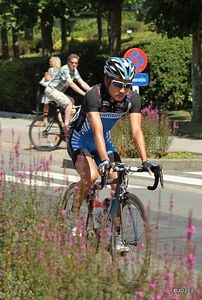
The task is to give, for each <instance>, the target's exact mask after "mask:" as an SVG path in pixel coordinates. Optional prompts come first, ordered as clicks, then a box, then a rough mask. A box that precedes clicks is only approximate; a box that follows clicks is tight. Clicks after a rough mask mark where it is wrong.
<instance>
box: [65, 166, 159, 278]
mask: <svg viewBox="0 0 202 300" xmlns="http://www.w3.org/2000/svg"><path fill="white" fill-rule="evenodd" d="M113 171H114V172H117V174H118V178H117V179H108V172H106V174H105V176H103V177H101V181H96V182H95V184H94V186H93V188H92V191H91V193H90V194H89V195H88V196H87V198H86V199H85V201H84V202H83V204H82V206H81V209H80V216H81V219H82V220H84V222H85V223H84V228H85V229H84V232H82V235H85V236H86V238H87V241H88V240H89V239H90V238H92V236H93V239H96V241H97V243H96V248H97V249H99V246H100V243H102V242H103V241H102V239H105V242H106V240H107V243H106V249H107V251H109V252H110V254H111V256H112V259H115V258H116V257H117V252H116V245H115V239H116V236H115V226H116V219H117V218H116V217H117V216H118V217H119V219H120V227H121V229H122V230H121V231H122V243H123V244H124V245H125V247H126V248H128V250H127V251H126V252H127V254H126V253H122V254H125V255H126V256H125V257H127V259H125V260H123V258H124V255H123V258H122V261H121V260H120V259H119V262H120V266H119V267H120V269H124V272H125V271H126V272H127V273H128V274H129V273H130V274H131V273H133V274H134V273H135V276H136V279H137V278H138V277H139V276H140V275H141V274H145V273H147V271H148V268H149V264H150V256H151V253H150V251H151V249H150V246H151V245H150V243H151V240H150V238H148V234H149V231H150V228H149V220H148V218H147V214H146V212H145V208H144V205H143V203H142V201H141V200H140V199H139V198H138V197H137V196H136V195H134V194H132V193H130V192H128V190H127V189H128V184H129V174H133V173H134V172H142V171H143V168H142V167H130V166H126V165H125V164H124V163H119V164H118V165H117V166H114V167H113ZM152 171H153V172H154V178H155V180H154V185H153V186H148V187H147V188H148V189H149V190H155V189H156V188H157V186H158V183H159V182H160V184H161V187H162V188H163V187H164V183H163V174H162V166H161V165H157V166H156V167H154V169H152ZM112 183H116V186H117V188H116V191H115V196H114V199H113V201H111V206H110V207H109V208H108V209H107V212H105V213H103V209H101V210H100V212H102V215H101V224H100V226H97V225H98V222H99V219H100V216H99V215H97V213H98V212H95V209H94V207H95V205H94V204H95V203H96V202H97V200H96V199H97V193H99V190H101V189H103V187H107V186H108V185H109V184H112ZM76 187H77V183H76V182H75V183H72V184H71V185H70V186H69V187H68V188H67V190H66V192H65V194H64V197H63V203H62V207H63V209H65V210H66V211H67V212H68V210H69V209H70V208H71V207H72V202H73V195H74V193H75V192H76V191H77V188H76ZM98 206H99V205H98ZM98 214H99V213H98ZM73 232H74V234H76V233H77V235H78V234H81V232H80V229H78V228H74V229H73ZM107 232H110V233H111V234H110V235H107V234H106V233H107ZM107 236H110V237H109V238H107ZM102 244H103V243H102ZM133 278H134V277H133Z"/></svg>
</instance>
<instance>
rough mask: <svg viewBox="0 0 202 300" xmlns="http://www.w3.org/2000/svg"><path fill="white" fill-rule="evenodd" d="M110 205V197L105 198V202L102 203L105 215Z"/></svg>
mask: <svg viewBox="0 0 202 300" xmlns="http://www.w3.org/2000/svg"><path fill="white" fill-rule="evenodd" d="M109 206H110V199H109V198H105V199H104V200H103V203H102V213H103V215H106V214H107V213H108V208H109Z"/></svg>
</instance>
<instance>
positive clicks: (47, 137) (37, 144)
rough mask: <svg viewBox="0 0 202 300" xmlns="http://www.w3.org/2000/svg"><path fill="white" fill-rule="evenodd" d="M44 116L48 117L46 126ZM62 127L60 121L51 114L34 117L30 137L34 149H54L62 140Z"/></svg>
mask: <svg viewBox="0 0 202 300" xmlns="http://www.w3.org/2000/svg"><path fill="white" fill-rule="evenodd" d="M44 118H47V120H48V123H47V126H46V127H44V126H43V125H44V122H43V120H44ZM61 131H62V127H61V125H60V123H59V121H57V120H55V118H54V117H53V116H50V115H40V116H37V117H36V118H34V120H33V121H32V123H31V124H30V127H29V139H30V143H31V144H32V145H33V147H34V149H36V150H40V151H53V150H55V149H57V148H58V147H59V145H60V143H61V142H62V136H61Z"/></svg>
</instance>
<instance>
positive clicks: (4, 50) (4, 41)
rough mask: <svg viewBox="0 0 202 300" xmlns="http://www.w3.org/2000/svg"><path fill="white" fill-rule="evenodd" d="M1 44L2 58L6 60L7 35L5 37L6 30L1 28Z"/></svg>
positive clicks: (7, 56) (7, 55)
mask: <svg viewBox="0 0 202 300" xmlns="http://www.w3.org/2000/svg"><path fill="white" fill-rule="evenodd" d="M1 44H2V58H3V59H8V58H9V53H8V35H7V29H6V28H2V29H1Z"/></svg>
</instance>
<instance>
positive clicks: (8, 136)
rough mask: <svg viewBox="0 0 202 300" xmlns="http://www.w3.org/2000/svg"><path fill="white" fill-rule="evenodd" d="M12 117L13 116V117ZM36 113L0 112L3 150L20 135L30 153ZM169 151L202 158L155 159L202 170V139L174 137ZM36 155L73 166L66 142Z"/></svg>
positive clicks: (178, 167)
mask: <svg viewBox="0 0 202 300" xmlns="http://www.w3.org/2000/svg"><path fill="white" fill-rule="evenodd" d="M11 117H12V118H11ZM33 117H34V115H20V114H14V113H13V114H11V115H9V114H8V113H2V112H0V125H1V132H0V142H1V152H3V151H8V150H6V149H8V145H9V144H10V143H11V141H12V136H13V138H14V141H15V142H16V141H17V139H18V138H19V137H20V145H21V147H20V149H22V150H21V151H22V153H24V154H27V155H30V149H31V147H30V146H31V145H30V141H29V137H28V130H29V125H30V123H31V121H32V118H33ZM12 132H13V134H12ZM168 151H169V152H183V151H184V152H191V153H196V154H198V155H200V156H201V159H158V160H155V161H156V162H157V163H161V164H162V165H163V167H164V169H167V170H200V171H201V170H202V139H189V138H186V139H185V138H180V137H174V138H173V142H172V144H171V146H170V148H169V150H168ZM33 154H36V156H43V157H50V154H52V155H53V156H54V158H55V163H56V164H57V165H59V164H60V165H62V166H63V167H70V166H72V164H71V162H70V159H69V157H68V154H67V150H66V144H65V143H64V142H62V143H61V146H60V148H59V149H57V150H55V151H53V152H39V151H36V150H33V152H32V155H33ZM123 161H125V162H126V163H127V164H131V165H135V164H136V165H137V164H139V163H140V159H129V158H128V159H123Z"/></svg>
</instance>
